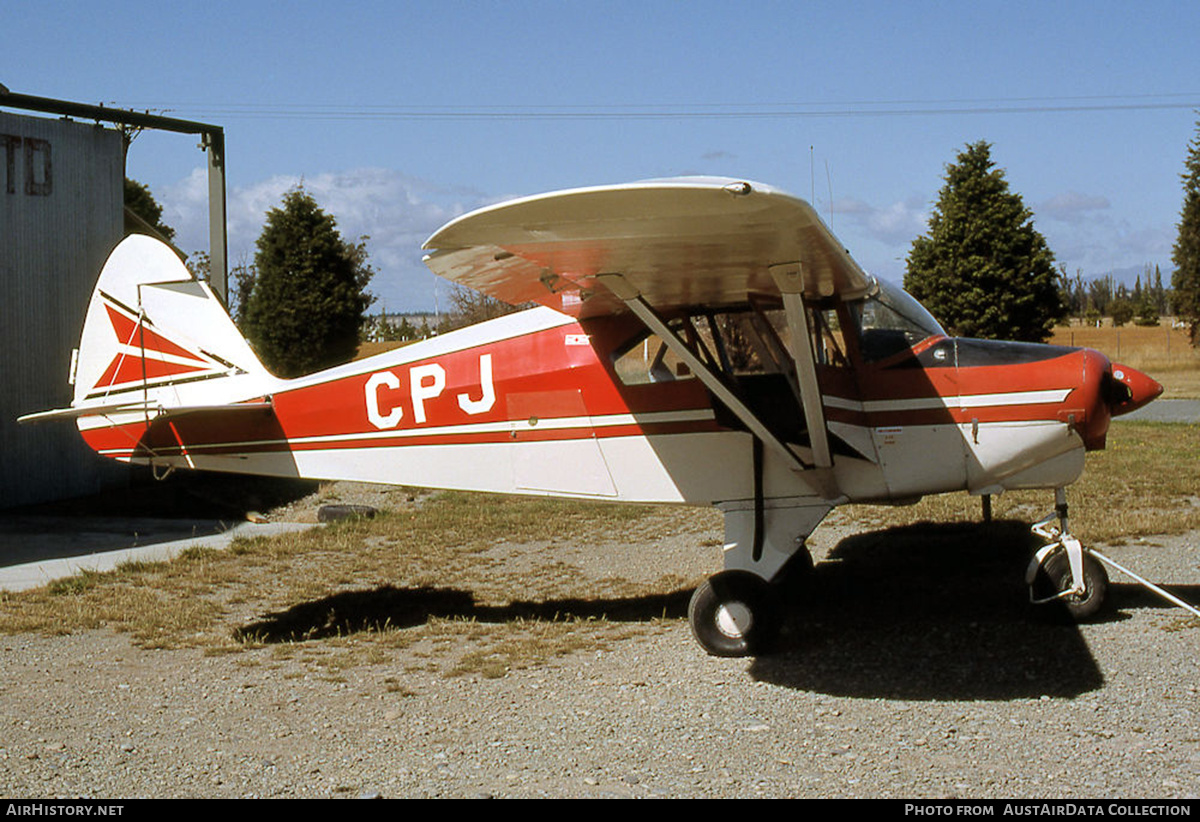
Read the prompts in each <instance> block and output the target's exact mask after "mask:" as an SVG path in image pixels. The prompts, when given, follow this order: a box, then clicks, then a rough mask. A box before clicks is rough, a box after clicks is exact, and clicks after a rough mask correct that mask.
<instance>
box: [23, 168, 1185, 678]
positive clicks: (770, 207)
mask: <svg viewBox="0 0 1200 822" xmlns="http://www.w3.org/2000/svg"><path fill="white" fill-rule="evenodd" d="M424 248H425V249H427V250H428V252H429V253H428V254H427V256H426V257H425V261H426V264H427V265H428V266H429V268H430V269H432V270H433V271H434V272H435V273H437V274H439V275H441V276H442V277H445V278H447V279H449V280H451V281H452V282H455V283H458V284H460V285H463V286H466V287H469V288H474V289H477V290H479V291H481V292H483V293H485V294H488V295H490V296H492V297H495V298H497V299H499V300H503V301H505V302H507V303H511V304H513V305H516V306H524V305H528V304H532V305H533V306H534V307H532V308H527V309H526V310H523V311H520V312H518V313H514V314H510V315H507V316H503V317H500V318H498V319H494V320H490V321H487V322H483V323H480V324H478V325H474V326H471V327H468V328H464V329H461V330H457V331H453V332H450V333H446V334H443V335H440V336H436V337H433V338H430V339H427V340H425V341H421V342H416V343H413V344H410V345H407V346H404V347H402V348H397V349H395V350H392V351H389V352H386V353H383V354H379V355H377V356H374V357H370V358H368V359H363V360H360V361H356V362H351V363H347V364H344V365H339V366H336V367H334V368H330V369H328V370H324V371H321V372H319V373H315V374H310V375H308V376H302V377H298V378H295V379H281V378H278V377H275V376H273V375H272V374H271V373H269V372H268V371H267V369H266V368H264V367H263V366H262V364H261V363H260V362H259V360H258V358H257V357H256V356H255V354H254V351H253V350H252V349H251V347H250V345H249V344H248V343H247V342H246V341H245V340H244V339H243V337H242V336H241V334H240V333H239V332H238V330H237V328H236V327H235V325H234V324H233V322H232V321H231V320H230V318H229V315H228V314H227V312H226V310H225V308H224V307H223V306H222V304H221V302H220V300H218V299H217V297H216V296H214V293H213V292H212V291H211V289H210V288H209V286H208V284H207V283H205V282H203V281H199V280H197V279H195V278H193V277H192V275H191V274H190V273H189V272H188V270H187V268H186V267H185V266H184V265H183V263H182V262H181V261H180V259H179V257H178V256H177V255H176V254H175V253H174V252H173V251H172V250H171V249H170V248H169V247H168V246H167V245H165V244H164V243H162V242H160V241H158V240H156V239H153V238H150V237H146V236H139V235H134V236H130V237H128V238H126V239H125V240H124V241H122V242H121V243H120V245H118V246H117V247H116V249H115V250H114V251H113V252H112V254H111V256H110V257H109V259H108V261H107V263H106V264H105V266H104V268H103V270H102V272H101V274H100V278H99V281H98V283H97V285H96V288H95V291H94V293H93V295H92V298H91V302H90V304H89V307H88V310H87V315H86V319H85V322H84V327H83V333H82V336H81V339H80V343H79V348H78V349H77V352H76V354H77V356H76V357H75V358H74V360H73V364H72V373H71V382H72V384H73V385H74V400H73V402H72V404H71V406H70V407H68V408H64V409H58V410H54V411H47V412H41V413H38V414H30V415H27V416H26V417H23V418H22V420H23V421H32V420H45V419H57V418H74V419H75V420H76V423H77V425H78V428H79V430H80V432H81V433H82V436H83V438H84V439H85V440H86V441H87V443H88V444H89V445H90V446H91V447H92V448H93V449H95V451H97V452H98V453H99V454H101V455H103V456H105V457H110V458H113V459H116V460H122V461H125V462H129V463H136V464H141V465H148V466H151V467H152V468H153V469H154V470H155V471H156V472H160V473H161V472H167V471H170V470H173V469H176V468H187V469H201V470H209V471H227V472H235V473H244V474H264V475H273V476H280V477H307V478H314V479H330V480H333V479H347V480H360V481H367V482H378V483H394V484H398V485H409V486H424V487H432V488H455V489H465V490H471V491H486V492H502V493H512V494H534V495H548V496H558V497H579V498H588V499H598V500H610V501H614V502H639V503H687V504H692V505H714V506H716V507H717V508H718V509H719V510H720V511H721V512H722V514H723V515H724V531H725V539H724V550H723V558H724V568H723V570H721V571H719V572H718V573H715V574H714V575H712V576H711V577H709V578H708V579H707V580H706V581H705V582H704V583H703V584H701V585H700V586H699V587H698V588H697V589H696V591H695V594H694V595H693V596H692V599H691V602H690V604H689V608H688V619H689V623H690V626H691V629H692V633H693V634H694V636H695V638H696V640H697V641H698V642H699V644H700V645H701V646H702V647H703V649H704V650H705V651H707V652H708V653H710V654H713V655H717V656H744V655H751V654H758V653H763V652H766V651H768V650H769V649H770V648H771V643H772V640H773V639H774V638H775V637H776V634H777V632H778V630H779V626H780V622H781V619H782V613H783V612H782V605H783V603H784V600H785V598H786V595H787V591H788V590H789V587H788V586H789V582H790V581H792V580H796V579H800V578H803V576H804V574H805V573H807V572H808V571H809V570H810V569H811V567H812V559H811V556H810V555H809V552H808V549H807V548H806V547H805V541H806V540H807V538H808V537H809V535H810V534H811V533H812V532H813V530H814V529H815V528H816V527H817V525H818V524H819V523H820V522H821V521H822V519H824V518H825V516H826V515H827V514H828V513H829V512H830V511H831V510H832V509H833V508H834V507H836V506H838V505H842V504H845V503H878V504H884V505H895V504H900V503H907V502H911V501H915V500H917V499H919V498H920V497H923V496H925V495H930V494H940V493H946V492H954V491H967V492H969V493H971V494H974V495H993V494H1000V493H1002V492H1004V491H1006V490H1014V489H1029V488H1038V489H1053V490H1054V492H1055V503H1056V504H1055V509H1054V513H1052V514H1050V515H1049V516H1048V517H1047V518H1045V519H1044V520H1042V521H1041V522H1039V523H1037V524H1035V526H1034V528H1035V530H1036V532H1037V533H1039V534H1041V535H1043V536H1044V537H1045V539H1046V543H1047V544H1046V546H1045V547H1044V548H1042V549H1041V550H1040V551H1038V552H1037V555H1036V556H1035V557H1034V558H1032V560H1031V562H1030V570H1029V573H1028V574H1027V578H1028V581H1029V583H1030V586H1031V587H1030V590H1031V598H1032V599H1034V601H1036V602H1043V603H1044V602H1049V601H1059V602H1062V603H1065V604H1066V607H1067V608H1068V609H1069V610H1070V612H1071V613H1072V614H1074V615H1075V616H1077V617H1079V618H1086V617H1087V616H1090V615H1092V614H1094V613H1095V612H1096V611H1097V609H1098V608H1099V607H1100V605H1101V603H1102V601H1103V598H1104V593H1105V589H1106V585H1107V575H1106V573H1105V570H1104V567H1103V564H1102V563H1100V562H1098V561H1097V560H1096V559H1095V557H1094V556H1092V555H1091V553H1090V552H1089V550H1088V549H1086V548H1084V547H1083V546H1082V545H1081V544H1080V542H1079V540H1077V539H1076V538H1075V537H1073V536H1072V535H1071V533H1070V530H1069V529H1068V509H1067V502H1066V493H1065V489H1066V487H1067V486H1068V485H1070V484H1071V483H1072V482H1074V481H1075V480H1076V479H1077V478H1078V477H1079V476H1080V474H1081V472H1082V470H1083V467H1084V456H1085V454H1086V452H1088V451H1094V450H1099V449H1102V448H1104V446H1105V440H1106V434H1107V431H1108V426H1109V421H1110V419H1111V418H1112V417H1114V416H1117V415H1119V414H1124V413H1127V412H1129V411H1132V410H1134V409H1136V408H1138V407H1140V406H1142V405H1144V404H1146V403H1147V402H1150V401H1151V400H1153V399H1154V398H1155V397H1157V396H1158V395H1159V393H1161V391H1162V386H1161V385H1159V384H1158V383H1157V382H1155V381H1154V380H1153V379H1151V378H1150V377H1148V376H1146V375H1145V374H1142V373H1141V372H1138V371H1136V370H1134V369H1132V368H1128V367H1126V366H1123V365H1120V364H1114V363H1111V362H1110V361H1109V360H1108V359H1107V358H1106V357H1105V356H1104V355H1103V354H1100V353H1099V352H1097V351H1094V350H1090V349H1084V348H1067V347H1060V346H1051V345H1038V344H1030V343H1019V342H995V341H985V340H974V339H960V338H954V337H950V336H948V335H947V334H946V332H945V331H944V330H943V329H942V327H941V325H939V324H938V322H937V321H936V320H935V319H934V318H933V317H932V316H931V315H930V313H929V312H928V311H926V310H925V309H924V308H923V307H922V306H921V305H920V304H919V303H918V302H917V301H916V300H915V299H913V298H912V297H911V296H910V295H908V294H907V293H906V292H904V291H903V290H901V289H900V288H898V287H897V286H895V285H892V284H889V283H887V282H885V281H882V280H879V279H877V278H875V277H873V276H871V275H870V274H868V273H867V272H866V271H864V270H863V269H862V268H861V267H860V266H859V265H858V264H857V263H856V262H855V261H854V260H853V259H852V258H851V257H850V255H849V253H848V252H847V251H846V250H845V248H844V247H843V246H842V244H841V243H840V242H839V241H838V240H837V239H836V237H834V235H833V233H832V232H831V231H830V229H829V228H827V227H826V226H825V224H824V223H823V222H822V221H821V220H820V218H819V217H818V215H817V214H816V212H815V211H814V210H813V208H812V207H811V206H810V205H809V204H808V203H806V202H804V201H803V200H801V199H799V198H796V197H793V196H791V195H789V194H787V193H785V192H783V191H781V190H778V189H776V188H772V187H771V186H768V185H764V184H761V183H756V182H747V181H744V180H736V179H726V178H676V179H668V180H654V181H646V182H640V183H633V184H627V185H615V186H601V187H592V188H580V189H572V190H566V191H558V192H552V193H548V194H541V195H537V196H531V197H525V198H521V199H517V200H512V201H509V202H504V203H500V204H498V205H492V206H488V207H486V208H482V209H479V210H477V211H474V212H471V213H468V214H466V215H464V216H461V217H458V218H457V219H454V220H452V221H450V222H449V223H447V224H446V225H445V226H443V227H442V228H440V229H439V230H438V231H436V232H435V233H434V234H433V235H432V236H431V237H430V238H429V239H428V241H426V243H425V245H424Z"/></svg>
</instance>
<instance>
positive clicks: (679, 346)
mask: <svg viewBox="0 0 1200 822" xmlns="http://www.w3.org/2000/svg"><path fill="white" fill-rule="evenodd" d="M597 279H598V280H599V281H600V282H602V283H603V284H604V285H605V286H607V287H608V289H609V291H611V292H612V293H613V294H615V295H616V297H617V299H619V300H621V301H622V302H623V303H625V305H627V306H628V307H629V310H630V311H632V312H633V313H634V315H636V316H637V318H638V319H640V320H641V321H642V322H643V323H645V324H646V327H647V328H649V329H650V330H651V331H653V332H654V333H655V334H657V335H658V336H659V337H660V338H661V339H662V341H663V342H664V343H666V345H667V347H668V348H670V349H671V351H672V353H674V354H675V356H677V357H679V359H681V360H683V361H684V362H685V363H687V365H688V367H689V368H691V369H692V372H693V373H694V374H695V375H696V377H697V378H698V379H699V380H700V382H702V383H704V387H705V388H707V389H708V390H709V391H711V392H713V394H715V395H716V396H717V398H718V399H719V400H720V401H721V402H723V403H725V405H726V407H728V408H729V410H730V411H732V412H733V413H734V415H735V416H737V418H738V419H739V420H741V421H742V423H743V424H744V425H745V426H746V427H747V428H749V429H750V431H751V432H753V433H754V435H755V436H757V437H758V438H759V439H760V440H762V441H763V442H764V443H766V444H767V445H768V446H770V447H771V448H772V449H774V450H775V451H776V452H778V453H779V454H780V455H781V456H782V457H784V459H786V460H787V462H788V465H789V466H790V467H791V468H792V470H793V471H806V470H811V469H812V467H813V466H811V465H809V464H808V463H806V462H804V460H802V459H800V457H799V456H798V455H797V454H796V452H795V451H793V450H792V449H791V448H789V447H788V446H787V444H786V443H784V442H783V440H781V439H779V437H778V436H776V434H775V433H774V432H773V431H772V430H771V429H770V428H768V427H767V426H766V425H765V424H763V422H762V420H760V419H759V418H758V417H757V416H756V415H755V414H754V412H753V411H751V410H750V408H749V407H747V405H746V404H745V403H744V402H742V401H741V399H739V398H738V396H737V395H736V394H735V393H734V392H733V391H731V390H730V389H729V386H727V385H726V384H725V383H724V382H723V381H722V380H721V378H720V377H718V376H717V375H716V374H715V373H713V371H712V369H711V368H710V367H709V366H708V364H707V363H706V362H704V361H703V360H702V359H700V358H699V357H697V356H696V355H695V353H693V352H692V350H691V349H690V348H688V346H687V344H686V343H685V342H684V341H683V340H682V339H680V337H679V335H678V334H676V333H675V331H674V330H673V329H671V328H670V327H669V326H668V325H667V324H666V322H664V321H663V318H662V317H660V316H659V315H658V312H657V311H655V310H654V309H653V308H652V307H651V306H650V304H649V303H647V302H646V301H645V300H644V299H643V298H642V295H641V292H639V291H638V290H637V288H635V287H634V286H633V285H631V284H630V283H629V281H628V280H626V279H625V278H624V277H623V276H621V275H620V274H601V275H599V276H598V277H597ZM818 397H819V395H818ZM820 432H821V434H822V435H823V434H824V433H825V424H824V420H822V421H821V427H820ZM826 454H828V443H826Z"/></svg>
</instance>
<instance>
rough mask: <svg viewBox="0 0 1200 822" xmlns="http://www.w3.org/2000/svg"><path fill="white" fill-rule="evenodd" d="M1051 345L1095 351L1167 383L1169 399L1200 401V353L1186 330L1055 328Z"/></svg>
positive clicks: (1162, 327) (1165, 324) (1166, 325)
mask: <svg viewBox="0 0 1200 822" xmlns="http://www.w3.org/2000/svg"><path fill="white" fill-rule="evenodd" d="M1050 342H1052V343H1054V344H1055V345H1074V346H1081V347H1084V348H1094V349H1096V350H1097V351H1099V352H1101V353H1103V354H1104V355H1106V356H1107V357H1108V358H1109V359H1111V360H1113V361H1114V362H1120V363H1123V364H1124V365H1128V366H1130V367H1132V368H1137V369H1139V370H1141V371H1145V372H1146V373H1147V374H1149V375H1150V376H1152V377H1154V378H1155V379H1156V380H1158V381H1159V382H1161V383H1162V384H1163V387H1164V389H1165V391H1164V392H1163V396H1164V397H1167V398H1169V399H1196V398H1200V350H1197V349H1195V348H1192V347H1191V344H1190V343H1189V341H1188V333H1187V330H1186V329H1183V328H1172V327H1171V323H1170V321H1169V320H1166V319H1164V320H1163V323H1162V325H1158V326H1150V327H1142V326H1136V325H1126V326H1123V327H1121V328H1114V327H1113V326H1111V325H1105V326H1102V327H1100V328H1094V327H1091V326H1085V325H1078V324H1072V325H1070V326H1061V327H1059V328H1056V329H1054V337H1053V338H1052V339H1051V340H1050Z"/></svg>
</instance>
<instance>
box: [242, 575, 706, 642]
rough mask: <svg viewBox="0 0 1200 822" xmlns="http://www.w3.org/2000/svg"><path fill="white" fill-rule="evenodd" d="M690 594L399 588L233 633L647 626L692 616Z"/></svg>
mask: <svg viewBox="0 0 1200 822" xmlns="http://www.w3.org/2000/svg"><path fill="white" fill-rule="evenodd" d="M691 595H692V592H691V590H690V589H681V590H677V591H672V592H671V593H669V594H661V595H654V596H644V597H621V598H618V599H553V600H546V601H544V602H527V601H518V602H512V603H509V604H508V605H503V606H490V605H480V604H478V603H476V602H475V597H474V596H473V595H472V594H471V592H470V591H464V590H460V589H457V588H433V587H422V588H394V587H392V586H384V587H382V588H376V589H375V590H372V591H347V592H344V593H340V594H334V595H333V596H329V597H324V598H323V599H319V600H315V601H313V602H303V603H300V604H298V605H294V606H292V607H291V608H289V609H287V610H286V611H280V612H278V613H274V614H268V615H267V616H266V617H264V618H263V619H262V620H259V621H258V622H255V623H252V624H249V625H245V626H243V627H241V628H239V629H238V630H237V631H235V632H234V636H235V637H236V638H238V639H244V640H254V641H257V642H267V643H274V642H296V641H301V640H306V639H322V638H325V637H332V636H344V635H346V634H348V633H353V632H355V631H380V630H386V629H389V628H391V629H402V628H412V627H414V626H417V625H424V624H425V623H426V622H428V621H429V619H430V618H431V617H439V618H442V619H464V620H471V621H474V622H483V623H497V624H499V623H503V622H510V621H513V620H518V619H527V620H534V619H537V620H569V619H601V618H603V619H607V620H609V621H613V622H648V621H650V620H651V619H655V618H661V617H667V618H680V617H684V616H686V615H687V605H688V600H689V599H690V598H691Z"/></svg>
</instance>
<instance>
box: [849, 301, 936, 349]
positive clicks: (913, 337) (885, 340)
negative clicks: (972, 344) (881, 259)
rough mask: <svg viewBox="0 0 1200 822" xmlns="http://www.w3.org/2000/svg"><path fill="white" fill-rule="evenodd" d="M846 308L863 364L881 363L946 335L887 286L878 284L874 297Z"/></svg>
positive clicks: (913, 303)
mask: <svg viewBox="0 0 1200 822" xmlns="http://www.w3.org/2000/svg"><path fill="white" fill-rule="evenodd" d="M850 308H851V315H852V316H853V317H854V318H855V320H856V322H857V323H858V327H859V348H860V349H861V351H862V357H863V359H864V360H865V361H866V362H877V361H879V360H885V359H887V358H889V357H892V356H895V355H897V354H900V353H902V352H905V351H908V350H910V349H912V348H913V346H915V345H917V344H918V343H920V342H921V341H922V340H925V339H928V338H929V337H934V336H945V335H946V332H945V331H943V330H942V327H941V326H940V325H938V322H937V320H935V319H934V318H933V315H931V314H930V313H929V312H928V311H926V310H925V308H924V307H923V306H922V305H921V304H920V303H918V302H917V301H916V300H914V299H913V298H912V297H910V296H909V295H908V294H907V293H906V292H904V291H902V290H900V289H898V288H896V287H895V286H891V285H888V284H887V283H879V287H878V289H877V290H876V291H875V292H874V293H872V294H870V295H868V296H867V297H866V298H865V299H863V300H862V301H860V302H856V303H854V304H852V305H851V306H850Z"/></svg>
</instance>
